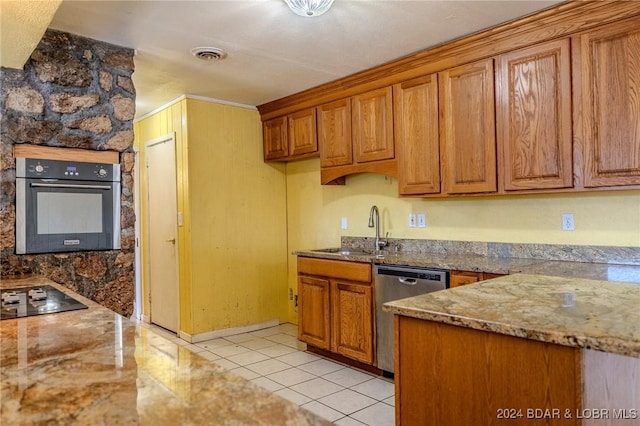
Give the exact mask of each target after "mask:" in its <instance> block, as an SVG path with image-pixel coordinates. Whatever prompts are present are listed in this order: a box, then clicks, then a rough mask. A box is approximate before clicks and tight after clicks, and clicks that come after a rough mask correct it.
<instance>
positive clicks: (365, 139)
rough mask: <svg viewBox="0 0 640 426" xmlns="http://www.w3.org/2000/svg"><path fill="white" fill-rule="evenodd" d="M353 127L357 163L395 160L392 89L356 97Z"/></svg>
mask: <svg viewBox="0 0 640 426" xmlns="http://www.w3.org/2000/svg"><path fill="white" fill-rule="evenodd" d="M352 126H353V127H352V129H353V150H354V152H355V155H354V157H355V162H356V163H366V162H369V161H378V160H388V159H392V158H394V156H395V152H394V145H393V98H392V89H391V87H384V88H382V89H377V90H372V91H369V92H367V93H363V94H361V95H356V96H354V97H353V111H352Z"/></svg>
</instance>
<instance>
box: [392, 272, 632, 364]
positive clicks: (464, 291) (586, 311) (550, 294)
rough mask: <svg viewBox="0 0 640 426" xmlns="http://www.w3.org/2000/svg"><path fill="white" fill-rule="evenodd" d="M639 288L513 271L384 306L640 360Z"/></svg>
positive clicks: (406, 313)
mask: <svg viewBox="0 0 640 426" xmlns="http://www.w3.org/2000/svg"><path fill="white" fill-rule="evenodd" d="M639 307H640V286H639V285H637V284H629V283H620V282H605V281H596V280H588V279H578V278H566V277H564V278H563V277H551V276H543V275H528V274H515V275H510V276H505V277H500V278H495V279H492V280H489V281H484V282H480V283H477V284H473V285H468V286H461V287H456V288H453V289H449V290H445V291H439V292H434V293H429V294H424V295H421V296H416V297H411V298H407V299H401V300H397V301H394V302H389V303H386V304H385V305H384V310H385V311H387V312H391V313H393V314H398V315H402V316H407V317H413V318H419V319H424V320H430V321H436V322H441V323H446V324H451V325H457V326H461V327H466V328H471V329H476V330H483V331H489V332H494V333H499V334H505V335H510V336H516V337H523V338H527V339H532V340H538V341H543V342H549V343H555V344H559V345H564V346H571V347H577V348H586V349H595V350H598V351H602V352H609V353H615V354H619V355H626V356H631V357H636V358H640V308H639Z"/></svg>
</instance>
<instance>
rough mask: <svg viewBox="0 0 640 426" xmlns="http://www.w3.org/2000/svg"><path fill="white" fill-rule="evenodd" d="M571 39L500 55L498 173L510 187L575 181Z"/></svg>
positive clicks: (545, 186)
mask: <svg viewBox="0 0 640 426" xmlns="http://www.w3.org/2000/svg"><path fill="white" fill-rule="evenodd" d="M569 45H570V41H569V39H561V40H556V41H552V42H549V43H544V44H541V45H536V46H533V47H529V48H525V49H520V50H516V51H514V52H509V53H506V54H504V55H500V56H498V58H497V65H496V67H497V69H496V100H497V105H496V107H497V108H496V109H497V120H496V124H497V137H498V151H499V154H500V157H499V158H500V165H499V170H500V171H499V173H498V174H499V175H500V176H501V182H502V184H503V188H504V189H505V190H507V191H512V190H527V189H551V188H570V187H572V186H573V166H572V165H573V157H572V155H573V148H572V130H571V53H570V47H569Z"/></svg>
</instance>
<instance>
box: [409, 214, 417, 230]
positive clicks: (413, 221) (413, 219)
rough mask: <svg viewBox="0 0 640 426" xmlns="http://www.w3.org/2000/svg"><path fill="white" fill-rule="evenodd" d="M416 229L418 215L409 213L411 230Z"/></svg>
mask: <svg viewBox="0 0 640 426" xmlns="http://www.w3.org/2000/svg"><path fill="white" fill-rule="evenodd" d="M415 227H416V214H415V213H409V228H415Z"/></svg>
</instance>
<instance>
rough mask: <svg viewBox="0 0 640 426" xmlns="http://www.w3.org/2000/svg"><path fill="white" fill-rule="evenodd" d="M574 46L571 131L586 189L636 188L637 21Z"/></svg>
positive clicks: (639, 160) (639, 112) (639, 130)
mask: <svg viewBox="0 0 640 426" xmlns="http://www.w3.org/2000/svg"><path fill="white" fill-rule="evenodd" d="M573 40H574V44H573V55H574V56H573V67H574V70H575V77H574V88H573V90H574V95H575V101H574V102H575V105H576V109H575V110H576V114H575V126H576V138H577V144H578V152H579V153H581V154H582V162H583V164H582V166H583V170H582V173H583V180H584V186H585V187H586V188H596V187H609V186H626V185H640V19H632V20H628V21H625V22H622V23H616V24H613V25H607V26H604V27H601V28H600V29H597V30H594V31H590V32H587V33H585V34H581V35H578V36H575V37H574V39H573Z"/></svg>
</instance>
